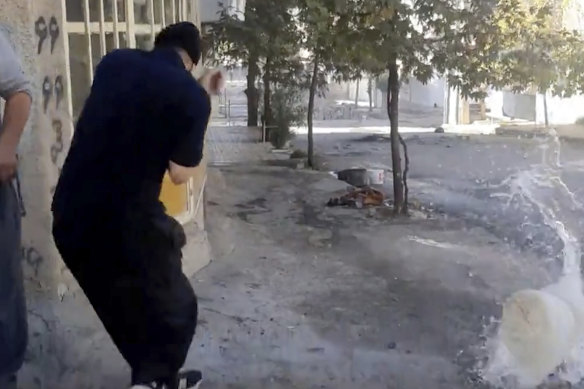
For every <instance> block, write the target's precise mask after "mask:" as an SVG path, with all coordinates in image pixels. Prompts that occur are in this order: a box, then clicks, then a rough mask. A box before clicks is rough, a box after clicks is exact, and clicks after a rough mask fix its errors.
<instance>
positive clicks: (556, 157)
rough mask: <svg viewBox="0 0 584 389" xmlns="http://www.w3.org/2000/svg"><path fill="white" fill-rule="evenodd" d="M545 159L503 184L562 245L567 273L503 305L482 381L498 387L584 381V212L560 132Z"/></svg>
mask: <svg viewBox="0 0 584 389" xmlns="http://www.w3.org/2000/svg"><path fill="white" fill-rule="evenodd" d="M541 148H542V150H543V161H542V163H541V164H538V165H536V166H533V167H532V168H531V169H529V170H524V171H520V172H518V173H517V174H515V175H513V176H511V177H509V178H508V179H507V180H505V181H504V182H503V184H502V185H503V186H505V187H506V188H508V189H509V193H505V194H498V196H506V197H508V198H509V202H511V201H517V200H519V201H521V203H522V204H525V205H529V206H531V207H534V208H535V209H536V210H537V211H538V213H539V214H540V215H541V217H542V221H543V223H544V224H545V225H546V226H547V227H549V228H550V229H551V230H553V232H554V233H555V234H557V236H558V237H559V238H560V239H561V241H562V243H563V250H562V256H561V257H562V275H561V277H560V279H559V280H558V281H557V282H556V283H554V284H552V285H549V286H547V287H545V288H543V289H540V290H523V291H519V292H517V293H515V294H514V295H512V296H511V297H510V298H509V299H508V300H507V301H506V302H505V304H504V306H503V316H502V319H501V321H500V322H495V323H493V325H492V326H491V328H490V330H492V328H495V329H494V330H493V331H492V334H491V336H490V337H488V340H487V343H486V345H485V349H486V351H487V353H488V358H487V362H486V363H485V364H484V366H481V367H480V369H479V370H480V373H481V375H482V376H483V378H484V379H485V380H486V381H488V382H489V383H491V384H492V385H494V386H496V387H501V388H507V389H514V388H534V387H536V386H538V385H540V384H542V383H546V382H547V383H549V381H550V380H551V379H552V377H553V378H555V379H559V380H561V381H567V382H570V383H572V384H576V383H579V382H580V381H582V379H584V293H583V289H582V286H583V284H582V276H581V250H580V245H579V243H578V239H577V238H576V236H575V231H577V226H578V224H579V216H580V215H578V214H579V212H582V211H584V206H583V204H582V203H580V202H579V201H578V200H577V199H576V196H575V195H574V193H573V192H571V191H570V189H569V188H568V186H567V185H566V184H565V183H564V181H563V180H562V177H561V171H562V164H561V160H560V141H559V139H558V137H557V134H555V132H554V133H553V134H552V136H551V137H550V139H549V140H546V141H545V142H544V143H542V144H541Z"/></svg>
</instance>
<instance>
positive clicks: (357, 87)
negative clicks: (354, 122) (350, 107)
mask: <svg viewBox="0 0 584 389" xmlns="http://www.w3.org/2000/svg"><path fill="white" fill-rule="evenodd" d="M360 86H361V80H360V79H357V85H355V107H357V108H359V87H360Z"/></svg>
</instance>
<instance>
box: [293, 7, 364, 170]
mask: <svg viewBox="0 0 584 389" xmlns="http://www.w3.org/2000/svg"><path fill="white" fill-rule="evenodd" d="M351 5H352V3H351V2H349V1H347V2H343V1H339V0H300V1H299V10H300V12H299V15H298V21H299V22H300V23H301V29H302V31H303V32H304V34H305V35H304V40H303V43H304V48H305V49H306V51H307V52H308V53H309V54H308V60H307V62H309V63H310V64H311V66H310V68H311V72H310V85H309V91H308V109H307V124H308V152H307V154H308V166H309V167H314V136H313V118H314V103H315V99H316V97H317V95H318V93H319V92H320V91H322V90H323V89H324V87H325V86H326V85H327V76H328V75H333V76H334V78H335V79H336V80H341V79H342V80H349V79H359V78H360V75H361V74H360V73H361V71H360V68H359V67H358V66H353V64H354V62H352V61H351V60H350V58H351V57H352V54H351V52H352V51H353V50H354V48H355V46H356V45H355V44H356V43H357V42H355V41H354V40H353V39H354V38H355V37H357V36H358V33H357V32H356V31H353V30H352V29H351V26H350V24H349V23H350V20H351V17H350V10H351Z"/></svg>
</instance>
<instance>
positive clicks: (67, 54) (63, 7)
mask: <svg viewBox="0 0 584 389" xmlns="http://www.w3.org/2000/svg"><path fill="white" fill-rule="evenodd" d="M61 20H63V21H64V23H63V25H64V26H63V31H62V32H61V33H62V34H63V37H64V38H63V51H64V56H65V91H66V93H67V94H66V96H65V101H66V103H67V114H68V115H67V117H70V118H71V117H73V93H71V61H70V58H71V57H70V55H71V54H70V50H69V31H68V25H67V23H66V20H67V0H61ZM72 137H73V131H69V140H71V138H72Z"/></svg>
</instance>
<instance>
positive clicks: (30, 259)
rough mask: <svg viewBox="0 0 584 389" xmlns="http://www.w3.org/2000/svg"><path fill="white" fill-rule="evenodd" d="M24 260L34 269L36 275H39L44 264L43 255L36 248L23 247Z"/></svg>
mask: <svg viewBox="0 0 584 389" xmlns="http://www.w3.org/2000/svg"><path fill="white" fill-rule="evenodd" d="M22 258H23V259H24V261H25V262H26V263H27V264H28V265H29V266H30V267H32V269H33V270H34V275H35V276H38V275H39V267H40V266H41V263H43V260H44V259H43V257H42V255H41V254H40V253H39V252H38V251H37V249H35V248H34V247H23V248H22Z"/></svg>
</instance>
